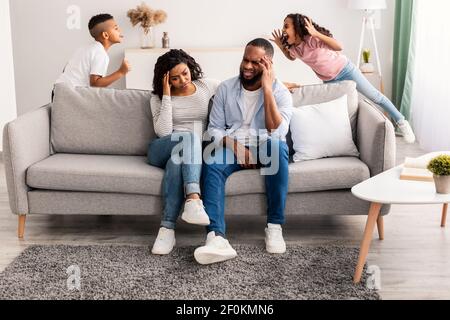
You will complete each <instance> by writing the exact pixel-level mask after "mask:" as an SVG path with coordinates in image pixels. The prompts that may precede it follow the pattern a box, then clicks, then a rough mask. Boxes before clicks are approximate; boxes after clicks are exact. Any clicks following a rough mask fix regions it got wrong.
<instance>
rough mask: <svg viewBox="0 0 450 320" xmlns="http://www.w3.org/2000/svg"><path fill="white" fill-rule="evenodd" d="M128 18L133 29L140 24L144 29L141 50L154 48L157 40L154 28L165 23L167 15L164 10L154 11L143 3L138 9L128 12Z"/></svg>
mask: <svg viewBox="0 0 450 320" xmlns="http://www.w3.org/2000/svg"><path fill="white" fill-rule="evenodd" d="M127 16H128V18H130V21H131V24H132V25H133V27H134V26H136V25H137V24H140V26H141V27H142V29H143V34H142V38H141V40H142V42H141V48H142V49H149V48H154V47H155V38H154V35H153V27H154V26H156V25H158V24H160V23H163V22H165V21H166V19H167V13H166V12H165V11H163V10H153V9H152V8H150V7H149V6H148V5H147V4H145V3H144V2H143V3H142V4H141V5H138V6H137V7H136V9H131V10H128V12H127Z"/></svg>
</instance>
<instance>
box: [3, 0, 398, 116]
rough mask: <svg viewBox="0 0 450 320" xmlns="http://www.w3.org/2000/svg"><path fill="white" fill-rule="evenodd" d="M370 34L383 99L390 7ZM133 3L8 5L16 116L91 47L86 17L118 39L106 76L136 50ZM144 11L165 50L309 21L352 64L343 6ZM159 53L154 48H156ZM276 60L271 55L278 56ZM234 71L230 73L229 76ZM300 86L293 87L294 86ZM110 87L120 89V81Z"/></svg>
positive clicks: (190, 6)
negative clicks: (153, 19)
mask: <svg viewBox="0 0 450 320" xmlns="http://www.w3.org/2000/svg"><path fill="white" fill-rule="evenodd" d="M387 2H388V10H386V11H383V13H382V25H383V28H382V29H381V30H377V36H378V38H379V46H380V54H381V59H382V64H383V73H384V75H385V78H386V81H385V87H386V92H387V94H388V95H390V93H391V89H390V88H391V78H392V71H391V69H392V48H393V25H394V3H395V1H394V0H388V1H387ZM140 3H141V0H129V1H123V0H95V1H92V0H40V1H35V0H11V1H10V4H11V19H12V28H13V43H14V59H15V62H16V68H15V71H16V86H17V102H18V113H19V114H23V113H24V112H26V111H29V110H32V109H35V108H38V107H39V106H41V105H44V104H46V103H48V101H49V99H50V92H51V89H52V83H53V81H54V80H55V79H56V78H57V77H58V74H59V73H60V72H61V70H62V69H63V67H64V65H65V63H66V62H67V60H68V59H69V58H70V56H71V54H72V53H73V52H74V50H75V49H76V48H77V47H79V46H80V45H83V44H85V43H89V41H91V39H90V37H89V33H88V31H87V27H86V25H87V23H88V21H89V19H90V17H91V16H92V15H94V14H97V13H101V12H108V13H111V14H112V15H114V16H115V17H116V20H117V21H118V23H119V25H120V26H121V27H122V29H123V31H124V35H125V41H124V43H123V44H120V45H117V46H114V47H113V48H112V49H111V50H110V56H111V63H110V71H114V70H115V69H117V68H118V67H119V65H120V61H121V59H122V57H123V52H124V49H125V48H133V47H138V46H139V43H140V41H139V35H140V32H139V31H140V30H138V29H137V28H136V29H134V28H133V27H132V26H131V24H130V22H129V20H128V18H127V17H126V12H127V10H128V9H130V8H134V7H135V6H136V5H138V4H140ZM147 3H148V4H149V5H150V6H151V7H153V8H155V9H163V10H165V11H166V12H167V13H168V20H167V22H166V23H165V24H162V25H159V26H157V27H156V32H155V33H156V37H157V39H160V38H161V35H162V32H163V31H168V32H169V36H170V40H171V47H176V48H180V47H190V48H192V47H239V46H243V45H245V44H246V43H247V42H248V41H249V40H251V39H253V38H255V37H259V36H268V35H270V33H271V31H272V30H273V29H274V28H281V26H282V22H283V19H284V17H285V16H286V15H287V14H288V13H296V12H301V13H305V14H307V15H310V16H311V17H312V18H313V19H314V20H315V21H317V22H318V23H319V24H321V25H323V26H325V27H327V28H329V29H330V30H331V31H332V32H333V33H334V35H335V37H336V38H337V39H339V40H340V41H341V42H342V43H343V44H344V46H345V53H346V54H348V56H349V57H350V58H351V59H352V60H355V59H356V54H357V50H358V43H359V34H360V28H361V20H360V19H361V18H362V13H361V12H358V11H352V10H348V9H347V8H346V3H347V0H302V1H299V0H277V1H272V0H271V1H268V0H245V1H242V0H190V1H185V0H152V1H147ZM70 5H77V6H79V7H80V9H81V29H80V30H68V29H67V27H66V22H67V18H68V17H69V14H67V13H66V11H67V8H68V7H69V6H70ZM157 44H158V45H160V43H159V41H158V42H157ZM278 54H279V53H278ZM237 67H238V66H230V68H236V69H237ZM298 82H301V79H298ZM115 87H121V88H123V87H124V81H120V82H118V83H117V84H116V85H115Z"/></svg>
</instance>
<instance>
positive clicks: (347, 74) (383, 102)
mask: <svg viewBox="0 0 450 320" xmlns="http://www.w3.org/2000/svg"><path fill="white" fill-rule="evenodd" d="M344 80H352V81H355V82H356V89H357V90H358V91H359V92H361V93H362V94H363V95H365V96H366V97H367V98H369V99H370V100H371V101H373V102H374V103H376V104H378V105H380V106H381V107H382V108H383V109H384V110H385V111H386V112H387V113H388V114H389V115H390V116H391V118H392V119H393V120H394V121H395V122H396V123H398V122H399V121H401V120H405V117H404V116H403V115H402V114H401V113H400V111H398V110H397V108H396V107H395V106H394V104H393V103H392V102H391V101H390V100H389V99H388V98H387V97H386V96H384V95H383V94H382V93H381V92H380V91H378V90H377V89H376V88H375V87H374V86H373V85H372V84H371V83H370V82H369V80H367V78H366V77H365V76H364V75H363V74H362V73H361V71H360V70H359V69H358V68H357V67H356V66H355V65H354V64H353V63H352V62H351V61H349V62H348V63H347V65H346V66H345V68H344V69H343V70H342V71H341V73H339V74H338V76H337V77H336V78H335V79H333V80H331V81H325V83H333V82H339V81H344Z"/></svg>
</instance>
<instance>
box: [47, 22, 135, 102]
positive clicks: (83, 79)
mask: <svg viewBox="0 0 450 320" xmlns="http://www.w3.org/2000/svg"><path fill="white" fill-rule="evenodd" d="M89 32H90V33H91V36H92V37H93V38H94V39H95V42H94V43H91V44H90V45H88V46H85V47H82V48H80V49H78V51H76V52H75V54H74V55H73V56H72V58H71V59H70V61H69V63H68V64H67V65H66V67H65V68H64V71H63V73H62V74H61V76H60V77H59V78H58V80H56V83H61V82H64V83H68V84H71V85H73V86H75V87H89V86H91V87H107V86H109V85H110V84H112V83H113V82H115V81H117V80H119V79H120V78H122V77H123V76H125V75H126V74H127V73H128V72H129V71H130V65H129V64H128V61H127V60H125V59H124V60H123V62H122V65H121V66H120V68H119V70H117V71H116V72H114V73H112V74H110V75H109V76H106V72H107V70H108V64H109V56H108V53H107V51H108V49H109V48H110V47H111V46H113V45H114V44H116V43H120V42H122V38H123V35H122V32H121V30H120V28H119V26H118V25H117V23H116V22H115V21H114V17H113V16H111V15H110V14H99V15H96V16H94V17H92V18H91V20H90V21H89ZM52 100H53V99H52Z"/></svg>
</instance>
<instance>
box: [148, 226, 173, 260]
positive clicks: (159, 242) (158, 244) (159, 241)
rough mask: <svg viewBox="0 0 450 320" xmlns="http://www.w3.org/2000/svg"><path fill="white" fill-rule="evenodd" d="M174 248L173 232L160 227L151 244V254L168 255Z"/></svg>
mask: <svg viewBox="0 0 450 320" xmlns="http://www.w3.org/2000/svg"><path fill="white" fill-rule="evenodd" d="M174 246H175V230H172V229H167V228H164V227H161V228H160V229H159V232H158V236H157V237H156V240H155V243H154V244H153V248H152V253H153V254H158V255H166V254H169V253H170V252H171V251H172V249H173V247H174Z"/></svg>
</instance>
